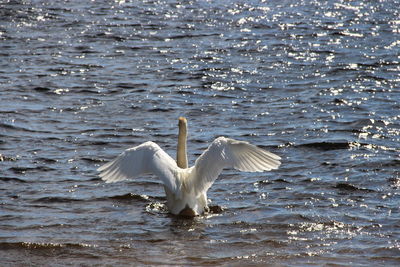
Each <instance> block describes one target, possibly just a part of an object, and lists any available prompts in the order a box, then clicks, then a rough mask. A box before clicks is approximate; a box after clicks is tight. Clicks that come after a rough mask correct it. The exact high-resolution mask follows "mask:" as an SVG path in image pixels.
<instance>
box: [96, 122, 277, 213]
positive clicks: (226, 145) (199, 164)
mask: <svg viewBox="0 0 400 267" xmlns="http://www.w3.org/2000/svg"><path fill="white" fill-rule="evenodd" d="M186 138H187V121H186V119H185V118H183V117H180V118H179V136H178V149H177V162H175V160H173V159H172V158H171V157H170V156H169V155H168V154H167V153H166V152H165V151H164V150H162V149H161V148H160V147H159V146H158V145H157V144H156V143H154V142H151V141H148V142H145V143H143V144H141V145H139V146H136V147H132V148H129V149H127V150H125V151H124V152H123V153H122V154H120V155H119V156H118V157H117V158H116V159H114V160H113V161H111V162H109V163H107V164H104V165H103V166H101V167H100V168H98V169H97V170H98V171H99V172H100V174H99V175H100V177H101V178H102V179H103V180H104V181H105V182H107V183H112V182H117V181H122V180H125V179H127V178H134V177H136V176H139V175H141V174H144V173H152V174H155V175H156V176H158V177H159V178H160V179H161V181H162V182H163V184H164V189H165V193H166V196H167V206H168V209H169V211H170V212H171V213H173V214H176V215H178V214H180V215H184V216H196V215H200V214H203V213H204V212H205V211H207V210H208V206H207V190H208V189H209V188H210V187H211V185H212V184H213V183H214V181H215V179H217V177H218V175H219V174H220V173H221V171H222V170H223V169H225V168H234V169H237V170H240V171H248V172H260V171H269V170H272V169H277V168H278V167H279V165H280V164H281V163H280V159H281V158H280V157H279V156H277V155H275V154H273V153H270V152H268V151H266V150H263V149H261V148H258V147H256V146H254V145H251V144H249V143H248V142H243V141H237V140H234V139H229V138H225V137H218V138H217V139H215V140H214V142H212V143H211V145H210V146H209V147H208V148H207V150H206V151H204V152H203V154H201V156H200V157H199V158H198V159H197V160H196V162H195V165H194V166H193V167H190V168H188V166H187V156H186Z"/></svg>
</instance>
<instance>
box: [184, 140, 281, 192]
mask: <svg viewBox="0 0 400 267" xmlns="http://www.w3.org/2000/svg"><path fill="white" fill-rule="evenodd" d="M280 159H281V158H280V157H279V156H278V155H275V154H273V153H271V152H268V151H266V150H264V149H261V148H259V147H257V146H255V145H252V144H249V143H248V142H243V141H237V140H234V139H229V138H225V137H219V138H217V139H215V140H214V142H212V143H211V145H210V146H209V147H208V148H207V149H206V150H205V151H204V152H203V154H201V155H200V157H199V158H198V159H197V160H196V163H195V166H194V168H193V170H192V171H193V172H195V175H193V176H192V177H193V178H192V181H189V182H190V183H191V186H193V188H194V190H195V191H196V193H201V192H204V191H206V190H208V188H209V187H210V186H211V185H212V184H213V182H214V181H215V179H217V177H218V175H219V174H220V173H221V172H222V170H223V169H225V168H234V169H237V170H240V171H248V172H261V171H269V170H272V169H277V168H278V167H279V165H280V164H281V162H280Z"/></svg>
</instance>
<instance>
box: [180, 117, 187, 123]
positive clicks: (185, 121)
mask: <svg viewBox="0 0 400 267" xmlns="http://www.w3.org/2000/svg"><path fill="white" fill-rule="evenodd" d="M179 124H187V120H186V118H185V117H179Z"/></svg>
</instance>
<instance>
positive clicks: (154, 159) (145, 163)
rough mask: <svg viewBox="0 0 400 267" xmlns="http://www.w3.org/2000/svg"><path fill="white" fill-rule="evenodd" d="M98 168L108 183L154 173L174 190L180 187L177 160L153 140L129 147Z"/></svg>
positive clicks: (102, 177)
mask: <svg viewBox="0 0 400 267" xmlns="http://www.w3.org/2000/svg"><path fill="white" fill-rule="evenodd" d="M97 170H98V171H99V172H100V174H99V176H100V177H101V179H102V180H104V181H105V182H107V183H112V182H118V181H122V180H125V179H127V178H134V177H136V176H139V175H141V174H145V173H152V174H155V175H157V176H158V177H159V178H160V179H161V181H162V182H163V183H164V185H165V186H166V187H168V189H169V190H171V191H172V192H177V191H178V189H179V188H180V181H178V180H177V179H176V173H177V171H178V166H177V165H176V162H175V160H173V159H172V158H171V157H170V156H169V155H168V154H167V153H166V152H165V151H164V150H162V149H161V148H160V147H159V146H158V145H157V144H156V143H153V142H146V143H143V144H141V145H139V146H136V147H132V148H129V149H127V150H125V151H124V152H122V153H121V154H120V155H119V156H118V157H117V158H116V159H114V160H113V161H111V162H109V163H107V164H104V165H103V166H101V167H100V168H98V169H97Z"/></svg>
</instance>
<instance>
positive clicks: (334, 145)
mask: <svg viewBox="0 0 400 267" xmlns="http://www.w3.org/2000/svg"><path fill="white" fill-rule="evenodd" d="M295 147H304V148H314V149H318V150H337V149H350V148H351V143H350V142H313V143H306V144H299V145H295Z"/></svg>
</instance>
